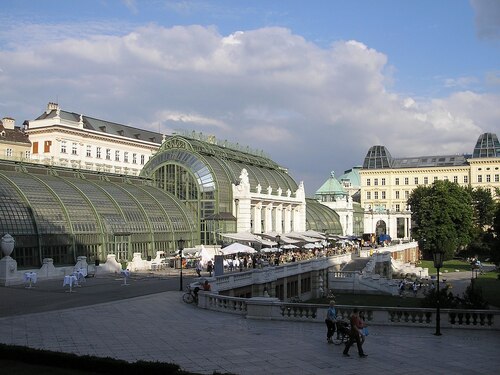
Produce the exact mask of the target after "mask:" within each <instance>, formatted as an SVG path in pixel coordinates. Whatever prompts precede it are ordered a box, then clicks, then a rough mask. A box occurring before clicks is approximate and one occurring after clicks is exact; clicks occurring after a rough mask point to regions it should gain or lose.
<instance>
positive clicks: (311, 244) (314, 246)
mask: <svg viewBox="0 0 500 375" xmlns="http://www.w3.org/2000/svg"><path fill="white" fill-rule="evenodd" d="M302 247H303V248H304V249H315V248H317V247H321V246H318V245H317V244H314V243H306V244H305V245H304V246H302Z"/></svg>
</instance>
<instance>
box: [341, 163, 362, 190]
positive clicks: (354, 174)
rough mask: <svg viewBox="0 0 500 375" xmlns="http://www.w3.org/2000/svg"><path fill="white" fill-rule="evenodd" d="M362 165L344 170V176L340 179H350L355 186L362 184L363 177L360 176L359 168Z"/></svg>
mask: <svg viewBox="0 0 500 375" xmlns="http://www.w3.org/2000/svg"><path fill="white" fill-rule="evenodd" d="M360 169H361V166H358V167H353V168H351V169H348V170H347V171H345V172H344V174H343V175H342V176H340V177H339V181H349V182H350V183H351V186H352V187H353V188H355V187H360V186H361V178H360V177H359V170H360Z"/></svg>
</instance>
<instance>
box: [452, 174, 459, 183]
mask: <svg viewBox="0 0 500 375" xmlns="http://www.w3.org/2000/svg"><path fill="white" fill-rule="evenodd" d="M453 182H455V183H457V184H458V176H453Z"/></svg>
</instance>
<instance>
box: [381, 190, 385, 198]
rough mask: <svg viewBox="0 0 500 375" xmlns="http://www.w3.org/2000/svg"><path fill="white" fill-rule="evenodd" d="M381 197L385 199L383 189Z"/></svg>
mask: <svg viewBox="0 0 500 375" xmlns="http://www.w3.org/2000/svg"><path fill="white" fill-rule="evenodd" d="M382 199H385V191H383V192H382Z"/></svg>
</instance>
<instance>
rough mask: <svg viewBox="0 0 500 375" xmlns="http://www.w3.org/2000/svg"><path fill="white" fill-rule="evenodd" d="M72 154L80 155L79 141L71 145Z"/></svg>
mask: <svg viewBox="0 0 500 375" xmlns="http://www.w3.org/2000/svg"><path fill="white" fill-rule="evenodd" d="M71 155H78V143H73V144H72V145H71Z"/></svg>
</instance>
